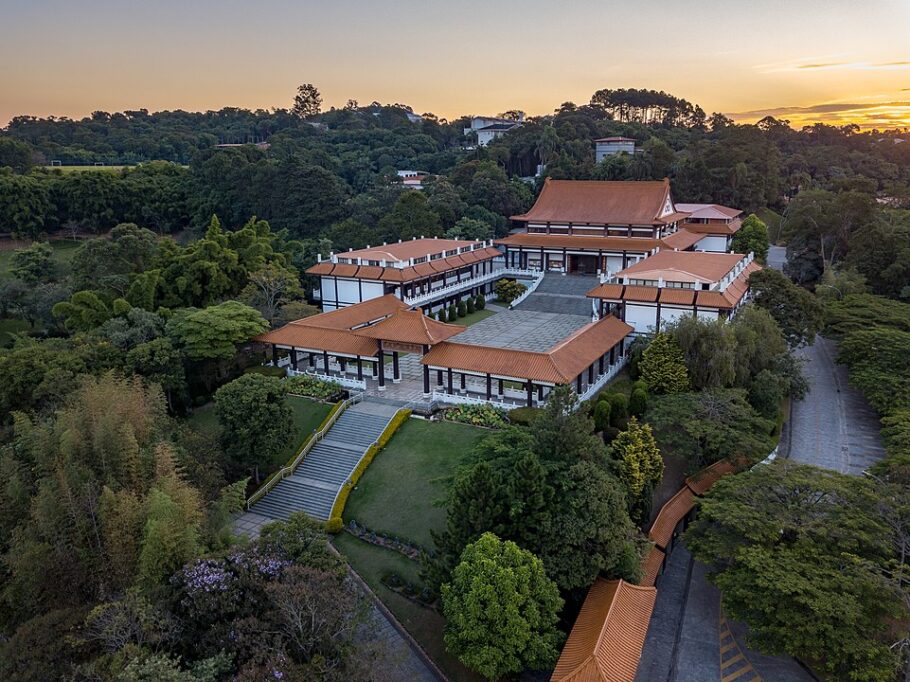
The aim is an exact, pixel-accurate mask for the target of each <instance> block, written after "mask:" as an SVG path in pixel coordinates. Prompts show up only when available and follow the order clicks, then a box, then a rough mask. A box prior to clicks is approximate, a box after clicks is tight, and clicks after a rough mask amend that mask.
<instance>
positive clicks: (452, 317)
mask: <svg viewBox="0 0 910 682" xmlns="http://www.w3.org/2000/svg"><path fill="white" fill-rule="evenodd" d="M447 321H448V322H449V323H453V322H457V321H458V309H457V308H456V307H455V304H454V303H453V304H452V305H450V306H449V317H448V320H447Z"/></svg>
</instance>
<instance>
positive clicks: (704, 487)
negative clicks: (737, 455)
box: [686, 459, 737, 495]
mask: <svg viewBox="0 0 910 682" xmlns="http://www.w3.org/2000/svg"><path fill="white" fill-rule="evenodd" d="M736 470H737V467H736V465H735V464H733V462H732V461H730V460H729V459H721V460H718V461H717V462H714V464H712V465H711V466H709V467H705V468H704V469H702V470H701V471H699V472H698V473H697V474H693V475H692V476H689V478H687V479H686V485H687V486H689V489H690V490H691V491H692V492H693V493H695V494H696V495H704V494H705V493H706V492H708V491H709V490H710V489H711V487H712V486H713V485H714V484H715V483H717V482H718V481H719V480H720V479H722V478H723V477H724V476H728V475H730V474H733V473H736Z"/></svg>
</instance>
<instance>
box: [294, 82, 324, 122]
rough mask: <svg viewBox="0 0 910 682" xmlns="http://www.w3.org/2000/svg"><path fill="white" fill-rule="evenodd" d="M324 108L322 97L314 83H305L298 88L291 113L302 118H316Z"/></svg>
mask: <svg viewBox="0 0 910 682" xmlns="http://www.w3.org/2000/svg"><path fill="white" fill-rule="evenodd" d="M321 108H322V95H320V94H319V90H318V89H317V88H316V86H315V85H313V84H312V83H304V84H303V85H301V86H299V87H298V88H297V94H296V95H294V105H293V106H292V107H291V112H292V113H293V114H294V115H295V116H299V117H300V118H309V117H310V116H316V115H317V114H318V113H319V112H320V111H321Z"/></svg>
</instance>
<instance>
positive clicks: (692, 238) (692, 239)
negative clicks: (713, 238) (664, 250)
mask: <svg viewBox="0 0 910 682" xmlns="http://www.w3.org/2000/svg"><path fill="white" fill-rule="evenodd" d="M704 238H705V235H703V234H695V232H694V231H692V230H689V229H687V228H686V229H683V228H680V229H679V230H678V231H676V232H674V233H673V234H671V235H668V236H666V237H664V238H663V239H662V240H661V241H662V242H663V243H664V245H665V246H668V247H670V248H671V249H676V250H678V251H685V250H686V249H688V248H689V247H690V246H693V245H695V244H697V243H698V242H700V241H701V240H702V239H704Z"/></svg>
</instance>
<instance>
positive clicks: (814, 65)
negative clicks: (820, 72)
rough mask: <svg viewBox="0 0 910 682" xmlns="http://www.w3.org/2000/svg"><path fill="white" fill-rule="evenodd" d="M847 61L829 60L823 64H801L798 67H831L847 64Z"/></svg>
mask: <svg viewBox="0 0 910 682" xmlns="http://www.w3.org/2000/svg"><path fill="white" fill-rule="evenodd" d="M847 65H848V64H847V62H828V63H821V64H800V65H798V66H797V67H796V68H797V69H831V68H834V67H837V66H847Z"/></svg>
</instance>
